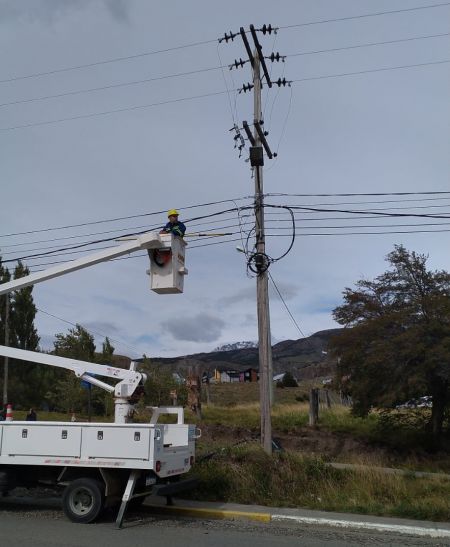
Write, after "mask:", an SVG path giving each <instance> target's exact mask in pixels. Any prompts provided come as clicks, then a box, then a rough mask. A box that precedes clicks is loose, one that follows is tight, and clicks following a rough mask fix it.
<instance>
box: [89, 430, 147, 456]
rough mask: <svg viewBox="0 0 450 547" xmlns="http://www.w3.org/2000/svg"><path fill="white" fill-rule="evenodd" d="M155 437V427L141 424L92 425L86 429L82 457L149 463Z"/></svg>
mask: <svg viewBox="0 0 450 547" xmlns="http://www.w3.org/2000/svg"><path fill="white" fill-rule="evenodd" d="M153 436H154V428H153V427H148V426H147V427H142V426H140V425H139V424H127V425H122V426H118V425H117V424H115V425H113V424H90V425H89V427H84V431H83V444H82V446H83V448H82V453H81V456H82V458H83V459H95V458H114V459H126V460H146V461H148V460H149V459H150V444H151V442H152V440H153Z"/></svg>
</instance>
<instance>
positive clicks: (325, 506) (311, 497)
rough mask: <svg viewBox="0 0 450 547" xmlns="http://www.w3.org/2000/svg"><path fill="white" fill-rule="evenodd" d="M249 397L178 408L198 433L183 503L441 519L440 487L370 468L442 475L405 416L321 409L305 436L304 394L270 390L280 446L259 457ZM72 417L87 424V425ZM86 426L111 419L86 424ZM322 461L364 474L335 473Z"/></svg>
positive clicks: (47, 416) (438, 460) (449, 491)
mask: <svg viewBox="0 0 450 547" xmlns="http://www.w3.org/2000/svg"><path fill="white" fill-rule="evenodd" d="M258 388H259V386H258V385H257V384H226V385H224V384H222V385H217V386H211V391H210V404H209V405H206V404H205V403H204V404H203V409H202V414H203V416H202V419H201V420H200V421H199V420H198V419H197V418H196V416H194V415H193V414H192V413H191V412H190V411H189V410H187V409H186V422H188V423H197V425H198V426H199V427H200V428H201V429H202V430H203V432H204V434H203V437H202V438H201V439H200V440H199V441H198V445H197V463H196V465H195V466H194V469H193V473H194V474H195V475H196V476H198V477H199V479H200V487H199V488H198V489H197V490H196V491H195V492H193V494H192V495H193V497H195V498H196V499H204V500H220V501H228V502H235V503H251V504H261V505H268V506H287V507H289V506H292V507H305V508H310V509H321V510H328V511H341V512H353V513H366V514H372V515H385V516H397V517H405V518H416V519H428V520H435V521H448V520H450V480H444V479H442V478H430V477H427V478H416V477H415V476H414V474H413V473H411V474H408V473H407V474H406V475H404V476H399V475H392V474H385V473H383V472H381V471H380V470H379V469H375V468H374V467H373V466H380V467H397V468H402V469H404V470H407V471H408V470H411V471H412V470H421V471H430V472H439V473H450V452H449V451H444V450H441V451H440V452H434V453H433V452H429V451H427V450H426V449H425V445H424V444H423V434H422V433H421V432H420V431H419V430H418V429H417V428H415V427H414V420H413V419H412V418H414V415H413V414H412V413H411V414H408V415H407V417H408V420H400V421H399V422H398V424H396V422H393V425H392V424H391V425H390V426H389V427H388V428H386V424H384V426H383V419H382V415H381V414H380V413H377V412H373V413H372V414H370V415H369V416H368V417H367V418H365V419H362V418H357V417H354V416H352V415H351V413H350V411H349V409H348V408H345V407H342V406H340V405H335V406H333V407H332V408H331V409H329V410H328V409H325V408H321V410H320V419H319V425H318V426H317V427H315V428H310V427H309V426H308V412H309V406H308V403H305V402H302V400H303V399H304V396H305V394H306V393H307V392H308V391H309V387H301V388H285V389H276V390H275V404H274V406H273V411H272V426H273V436H274V437H275V438H279V439H280V440H281V446H283V447H284V448H285V450H284V451H282V452H276V453H274V454H273V455H272V456H271V457H269V456H268V455H267V454H265V453H264V452H263V450H262V449H261V448H260V446H259V442H258V438H259V428H260V415H259V403H258V399H259V391H258ZM299 399H300V400H299ZM421 412H422V414H423V412H429V411H428V410H424V411H421ZM25 414H26V412H20V411H17V412H15V414H14V418H15V419H16V420H19V419H25ZM149 416H150V414H149V412H148V411H146V410H145V409H141V412H140V414H139V415H138V416H137V418H138V420H139V421H142V422H147V421H148V419H149ZM398 417H400V418H402V415H401V414H400V413H399V415H398ZM420 417H421V418H422V419H423V418H424V416H423V415H422V416H419V418H420ZM38 418H39V420H58V421H70V415H68V414H61V413H59V414H58V413H45V412H40V411H39V412H38ZM77 418H78V420H79V421H81V422H83V421H87V416H83V415H79V416H77ZM410 418H411V419H410ZM92 421H99V422H104V421H112V418H111V417H109V418H105V417H98V416H93V417H92ZM382 426H383V427H382ZM328 462H344V463H355V464H359V465H364V466H366V467H365V469H358V470H340V469H339V470H338V469H334V468H332V467H330V466H329V465H327V463H328Z"/></svg>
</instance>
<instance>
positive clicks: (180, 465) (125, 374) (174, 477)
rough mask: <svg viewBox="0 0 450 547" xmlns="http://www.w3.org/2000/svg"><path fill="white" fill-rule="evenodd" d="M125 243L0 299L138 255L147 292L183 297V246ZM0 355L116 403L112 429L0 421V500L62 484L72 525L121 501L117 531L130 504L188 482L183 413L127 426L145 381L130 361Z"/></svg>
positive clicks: (17, 285)
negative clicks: (144, 256)
mask: <svg viewBox="0 0 450 547" xmlns="http://www.w3.org/2000/svg"><path fill="white" fill-rule="evenodd" d="M130 239H131V240H132V241H131V242H130V241H128V240H130ZM126 241H127V242H125V243H122V244H121V245H119V246H118V247H116V248H113V249H109V250H106V251H101V252H100V253H95V254H93V255H89V256H87V257H84V258H81V259H77V260H74V261H72V262H68V263H66V264H63V265H62V266H57V267H54V268H50V269H48V270H44V271H42V272H37V273H34V274H30V275H29V276H26V277H23V278H20V279H16V280H13V281H10V282H9V283H4V284H2V285H1V286H0V295H2V294H7V293H8V292H11V291H13V290H20V289H21V288H24V287H27V286H30V285H34V284H35V283H40V282H42V281H45V280H48V279H52V278H54V277H58V276H60V275H64V274H66V273H70V272H73V271H76V270H79V269H81V268H86V267H88V266H92V265H94V264H98V263H99V262H103V261H106V260H110V259H112V258H116V257H118V256H122V255H124V254H128V253H131V252H134V251H137V250H142V249H146V250H147V251H148V255H149V258H150V264H151V271H150V272H148V273H150V275H151V287H152V290H154V291H155V292H157V293H159V294H170V293H180V292H182V291H183V278H184V276H185V275H186V274H187V269H186V268H185V266H184V248H185V245H186V244H185V243H184V241H183V240H181V239H180V238H174V236H172V235H171V234H155V233H148V234H143V235H141V236H138V237H133V238H126ZM0 356H4V357H5V358H12V359H17V360H19V361H25V362H26V361H28V362H34V363H39V364H42V365H47V366H52V367H58V368H64V369H67V370H69V371H71V372H73V373H74V374H75V375H76V376H77V377H78V378H79V379H80V381H84V382H87V383H89V384H91V385H93V386H96V387H99V388H102V389H104V390H106V391H108V392H110V393H111V394H112V395H113V397H114V405H115V414H114V423H78V422H42V421H3V422H0V494H4V493H7V492H8V491H10V490H12V489H13V488H15V487H16V486H29V487H32V486H36V485H38V484H40V483H44V484H51V485H55V486H63V487H65V490H64V494H63V509H64V512H65V513H66V515H67V516H68V518H69V519H70V520H72V521H73V522H80V523H81V522H83V523H87V522H92V521H94V520H95V519H96V518H97V517H98V516H99V515H100V513H101V512H102V510H103V508H105V507H107V506H114V505H116V504H118V503H119V504H120V509H119V512H118V515H117V519H116V523H117V525H118V526H119V527H121V526H122V522H123V518H124V514H125V511H126V509H127V506H128V504H129V502H131V503H133V502H134V504H138V503H139V502H141V501H143V499H144V498H145V496H146V495H148V494H150V493H152V492H154V491H155V489H158V491H159V492H160V493H162V494H163V495H167V496H171V495H172V494H173V493H176V491H177V490H182V489H184V488H185V487H186V486H187V485H189V484H191V482H190V481H185V482H184V483H183V481H179V479H180V477H181V476H182V475H183V474H185V473H187V472H188V471H189V470H190V468H191V466H192V464H193V463H194V459H195V439H196V438H198V437H199V436H200V432H199V431H198V430H197V429H196V427H195V425H189V424H185V423H184V411H183V409H182V408H178V407H162V408H153V414H152V417H151V420H150V423H147V424H144V423H131V420H132V417H133V414H134V405H135V403H136V402H137V401H138V400H139V398H140V397H141V396H142V393H143V387H144V384H145V381H146V379H147V376H146V374H145V373H141V372H139V371H138V365H137V364H136V363H133V362H132V363H131V364H130V368H129V369H122V368H118V367H114V366H112V365H100V364H96V363H89V362H85V361H79V360H75V359H70V358H64V357H59V356H55V355H51V354H44V353H38V352H31V351H26V350H21V349H17V348H11V347H7V346H0ZM101 377H106V378H109V379H110V380H114V381H116V384H115V385H111V383H108V382H105V381H104V380H102V379H100V378H101ZM161 414H175V415H176V417H177V423H171V424H162V423H159V417H160V416H161Z"/></svg>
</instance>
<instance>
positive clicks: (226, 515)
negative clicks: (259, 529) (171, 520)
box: [145, 503, 272, 522]
mask: <svg viewBox="0 0 450 547" xmlns="http://www.w3.org/2000/svg"><path fill="white" fill-rule="evenodd" d="M145 507H146V508H149V509H152V510H155V511H157V512H158V513H163V514H166V513H167V514H170V515H181V516H187V517H202V518H212V519H224V520H225V519H246V520H256V521H259V522H270V521H271V520H272V515H271V514H270V513H256V512H250V511H229V510H219V509H206V508H200V507H180V506H161V505H149V504H148V503H146V504H145Z"/></svg>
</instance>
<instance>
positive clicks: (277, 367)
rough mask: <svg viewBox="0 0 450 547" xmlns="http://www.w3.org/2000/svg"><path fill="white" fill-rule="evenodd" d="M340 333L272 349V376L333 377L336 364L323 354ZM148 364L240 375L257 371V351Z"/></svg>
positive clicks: (325, 332)
mask: <svg viewBox="0 0 450 547" xmlns="http://www.w3.org/2000/svg"><path fill="white" fill-rule="evenodd" d="M340 332H341V329H329V330H323V331H319V332H316V333H315V334H313V335H311V336H309V337H306V338H300V339H299V340H284V341H283V342H279V343H278V344H275V345H274V346H273V348H272V353H273V371H274V374H278V373H281V372H286V371H289V372H291V373H292V374H293V376H295V377H296V378H297V379H299V380H306V379H312V378H317V377H322V376H329V375H331V374H333V372H334V368H335V361H334V360H333V359H332V358H331V357H330V356H329V355H327V354H326V353H324V352H326V351H327V349H328V342H329V340H330V338H331V337H332V336H335V335H338V334H339V333H340ZM151 362H152V364H153V365H163V366H165V367H170V368H171V369H172V370H173V372H175V371H177V372H180V373H184V372H186V370H187V369H188V368H189V367H198V368H199V369H200V370H203V371H206V370H207V371H210V372H212V371H213V370H215V369H219V370H237V371H243V370H245V369H248V368H254V369H258V348H254V347H244V348H238V349H231V350H227V351H226V350H224V349H221V350H219V351H211V352H209V353H196V354H192V355H184V356H181V357H171V358H162V357H154V358H152V359H151Z"/></svg>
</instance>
